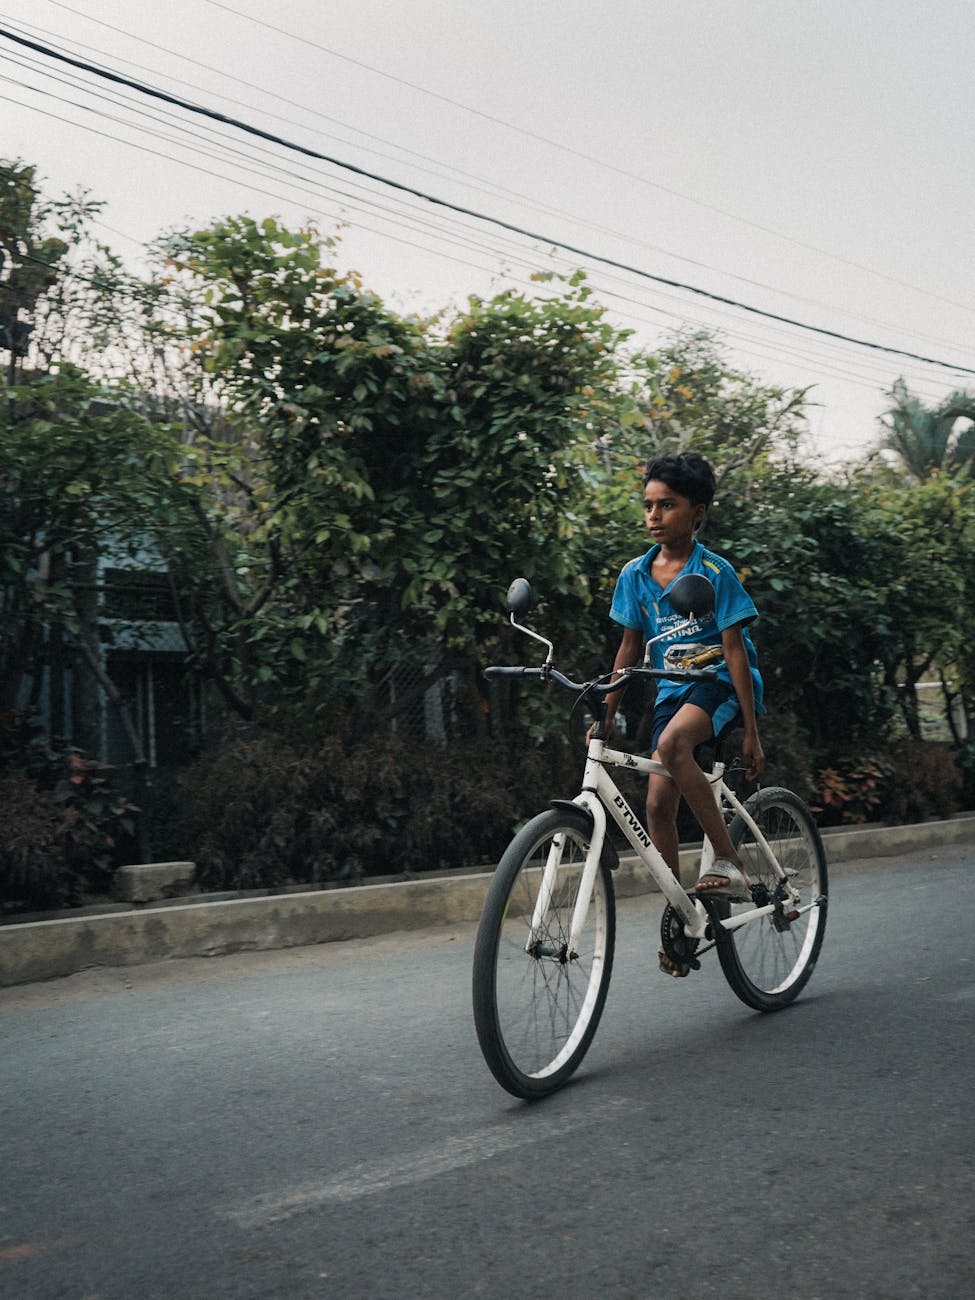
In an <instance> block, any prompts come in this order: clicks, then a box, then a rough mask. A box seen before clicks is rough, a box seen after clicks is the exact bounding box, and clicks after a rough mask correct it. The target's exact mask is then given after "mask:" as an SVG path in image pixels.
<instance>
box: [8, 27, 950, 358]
mask: <svg viewBox="0 0 975 1300" xmlns="http://www.w3.org/2000/svg"><path fill="white" fill-rule="evenodd" d="M0 36H2V37H4V38H5V39H6V40H9V41H12V42H13V43H14V44H16V45H20V46H23V47H25V48H27V49H32V50H34V51H35V52H37V53H39V54H43V55H45V56H46V57H48V58H52V59H54V60H56V61H57V62H60V63H66V64H68V65H69V66H71V67H75V68H80V69H81V70H82V71H84V72H88V73H90V74H92V75H93V76H97V77H101V78H103V79H104V80H107V81H112V82H114V83H115V84H117V85H122V86H127V87H129V89H131V90H135V91H138V92H139V93H140V94H142V95H147V96H149V97H150V98H153V99H157V100H161V101H162V102H164V103H168V104H173V105H175V106H176V107H178V108H182V109H184V110H185V111H186V112H189V113H195V114H197V115H199V116H202V117H206V118H209V119H210V120H211V121H215V122H222V123H224V124H225V125H228V126H231V127H233V128H235V129H236V130H239V131H244V132H246V133H247V134H248V135H252V136H255V137H257V138H259V139H263V140H268V141H270V142H271V143H272V144H277V145H280V146H281V147H282V148H285V149H289V150H291V151H293V152H296V153H300V154H303V155H304V156H305V157H309V158H316V159H318V160H319V161H320V162H326V163H329V164H330V165H332V166H333V167H338V168H340V169H342V170H344V171H348V172H352V173H353V174H355V175H358V176H363V177H365V178H367V179H368V180H371V181H375V182H376V183H377V184H380V185H384V186H386V187H388V188H390V189H395V190H398V191H399V192H400V193H404V194H410V195H412V196H413V197H414V198H418V199H422V200H424V201H425V202H427V203H431V204H433V205H435V206H437V207H440V208H443V209H446V210H447V211H451V212H456V213H459V214H461V215H463V216H467V217H473V218H474V219H475V220H478V221H484V222H487V223H489V224H491V225H494V226H497V227H499V228H500V229H503V230H508V231H510V232H512V233H514V234H517V235H521V236H523V237H524V238H527V239H531V240H535V241H537V242H540V243H544V244H551V245H554V246H555V247H558V248H562V249H564V250H565V251H567V252H569V253H573V254H574V255H576V256H578V257H584V258H586V259H588V260H590V261H593V262H597V263H600V264H601V265H604V266H612V267H615V268H616V269H617V270H621V271H625V272H627V273H628V274H630V275H636V276H639V277H640V278H641V279H645V280H650V281H653V282H654V283H655V284H663V285H667V286H668V287H670V288H673V289H680V290H683V291H684V292H686V293H692V294H695V295H697V296H698V297H701V298H705V299H708V300H710V301H712V302H719V303H723V304H725V305H726V306H729V307H734V308H736V309H737V310H739V311H745V312H749V313H751V314H752V315H755V316H761V317H763V318H764V319H766V320H774V321H779V322H780V323H781V324H784V325H790V326H792V327H793V328H795V329H801V330H806V331H808V332H810V333H813V334H819V335H822V336H824V337H826V338H834V339H839V340H840V341H841V342H844V343H851V344H853V345H855V346H857V347H863V348H870V349H872V350H874V351H878V352H884V353H887V354H889V355H892V356H899V357H906V358H908V359H909V360H911V361H918V362H921V363H923V364H924V365H932V366H939V367H941V368H943V369H949V370H954V371H957V372H958V373H961V374H968V375H975V368H971V367H968V366H963V365H960V364H958V363H955V362H949V361H943V360H940V359H939V358H936V357H928V356H923V355H922V354H920V353H917V352H910V351H907V350H905V349H902V348H894V347H890V346H889V345H887V344H882V343H875V342H872V341H871V340H868V339H861V338H856V337H854V336H853V335H849V334H843V333H841V332H840V331H838V330H831V329H827V328H825V327H824V326H821V325H812V324H810V323H809V322H807V321H800V320H796V319H794V318H792V317H789V316H782V315H779V314H778V313H776V312H770V311H767V310H765V309H764V308H760V307H754V306H752V305H751V304H749V303H745V302H741V301H739V300H737V299H734V298H729V297H726V296H725V295H723V294H717V293H713V292H712V291H710V290H708V289H702V288H700V287H699V286H697V285H692V284H687V283H685V282H684V281H681V280H675V279H671V278H669V277H667V276H661V275H656V274H654V273H652V272H650V271H646V270H644V269H643V268H642V267H637V266H633V265H630V264H629V263H626V262H621V261H618V260H616V259H615V258H610V257H605V256H603V255H602V254H598V253H593V252H590V251H589V250H588V249H584V248H580V247H578V246H576V245H573V244H569V243H567V242H566V241H565V240H562V239H557V238H554V237H552V236H549V235H544V234H541V233H539V232H537V231H532V230H528V229H526V228H525V227H523V226H519V225H516V224H515V223H513V222H510V221H505V220H503V219H502V218H500V217H492V216H490V215H488V214H486V213H483V212H478V211H477V210H476V209H474V208H468V207H466V206H464V205H463V204H458V203H453V202H451V201H450V200H448V199H443V198H440V197H438V196H437V195H433V194H428V193H426V192H425V191H423V190H420V189H417V188H416V187H414V186H412V185H406V184H404V183H403V182H402V181H396V180H392V179H391V178H389V177H386V176H382V175H380V174H378V173H376V172H372V171H369V170H367V169H366V168H364V167H359V166H357V165H356V164H355V163H350V162H346V161H344V160H342V159H340V158H335V157H333V156H332V155H330V154H326V153H322V152H320V151H319V150H317V149H312V148H310V147H308V146H307V145H302V144H298V143H297V142H296V141H292V140H288V139H285V138H284V137H283V136H279V135H275V134H274V133H273V132H270V131H264V130H263V129H262V128H260V127H257V126H253V125H252V124H250V123H248V122H244V121H241V120H240V119H238V118H233V117H229V116H227V115H226V114H224V113H220V112H217V111H216V110H215V109H211V108H206V107H205V106H203V105H200V104H193V103H191V102H190V101H188V100H184V99H181V98H179V97H178V96H176V95H171V94H169V93H168V92H166V91H162V90H157V89H155V88H154V87H152V86H147V85H145V84H144V83H142V82H139V81H136V80H134V79H133V78H131V77H126V76H123V75H121V74H120V73H117V72H112V71H110V70H108V69H105V68H99V67H96V66H95V65H93V64H90V63H88V62H86V61H84V60H81V59H74V58H71V57H70V56H68V55H66V54H62V53H59V52H58V51H56V50H52V49H50V48H49V47H47V46H45V45H42V44H41V43H39V42H37V41H32V40H28V39H27V38H26V37H23V36H18V35H16V34H15V33H13V32H11V31H9V30H7V29H6V28H2V27H0Z"/></svg>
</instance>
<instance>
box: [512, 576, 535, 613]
mask: <svg viewBox="0 0 975 1300" xmlns="http://www.w3.org/2000/svg"><path fill="white" fill-rule="evenodd" d="M507 604H508V613H509V614H511V615H512V616H513V617H514V618H516V619H519V620H520V619H523V618H527V617H528V615H529V614H530V613H531V609H532V588H531V583H530V582H529V581H528V579H527V578H515V580H514V582H512V584H511V586H510V587H509V588H508V600H507Z"/></svg>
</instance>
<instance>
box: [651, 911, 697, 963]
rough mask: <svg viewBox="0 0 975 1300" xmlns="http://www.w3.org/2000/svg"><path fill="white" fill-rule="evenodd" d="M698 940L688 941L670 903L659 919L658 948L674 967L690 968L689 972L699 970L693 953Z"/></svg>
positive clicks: (679, 917)
mask: <svg viewBox="0 0 975 1300" xmlns="http://www.w3.org/2000/svg"><path fill="white" fill-rule="evenodd" d="M699 942H700V940H699V939H690V938H688V936H687V935H686V934H685V933H684V922H683V920H682V918H681V916H680V913H679V912H677V911H676V910H675V909H674V908H673V907H672V906H671V904H670V903H668V904H667V906H666V907H665V908H664V914H663V916H662V917H661V918H660V946H661V947H662V948H663V950H664V952H665V953H666V954H667V956H668V957H669V958H670V960H671V961H672V962H673V963H674V964H675V965H676V966H690V968H691V970H700V968H701V963H700V962H699V961H698V960H697V957H696V956H695V953H696V952H697V946H698V943H699Z"/></svg>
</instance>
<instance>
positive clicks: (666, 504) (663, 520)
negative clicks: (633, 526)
mask: <svg viewBox="0 0 975 1300" xmlns="http://www.w3.org/2000/svg"><path fill="white" fill-rule="evenodd" d="M643 504H644V516H643V517H644V522H645V523H646V526H647V532H648V533H649V534H650V536H651V537H652V538H653V540H654V541H655V542H659V543H660V545H661V546H666V547H667V548H668V550H673V549H680V548H681V547H686V546H687V545H688V544H689V543H691V542H693V540H694V530H695V528H696V527H697V526H698V525H699V524H700V523H701V522H702V521H703V519H704V516H705V514H706V513H707V507H706V506H704V505H703V504H699V505H694V503H693V502H692V501H691V500H690V498H689V497H685V496H681V494H680V493H679V492H675V491H674V489H673V488H672V487H668V486H667V484H666V483H661V482H659V481H658V480H657V479H651V480H650V482H649V483H648V484H647V485H646V487H645V488H644V489H643Z"/></svg>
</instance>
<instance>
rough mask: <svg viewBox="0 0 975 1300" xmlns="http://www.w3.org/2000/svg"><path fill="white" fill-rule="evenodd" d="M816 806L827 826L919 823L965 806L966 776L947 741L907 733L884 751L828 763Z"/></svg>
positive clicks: (819, 780) (822, 773)
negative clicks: (850, 761) (847, 761)
mask: <svg viewBox="0 0 975 1300" xmlns="http://www.w3.org/2000/svg"><path fill="white" fill-rule="evenodd" d="M818 789H819V799H818V802H817V803H815V804H813V810H814V811H815V812H816V813H817V814H819V821H820V822H821V823H822V824H823V825H827V826H829V825H837V824H838V823H842V824H844V825H846V824H851V823H858V822H865V821H891V822H901V823H909V822H920V821H925V820H927V819H929V818H932V817H951V816H952V815H953V814H954V813H956V812H958V810H959V809H960V808H961V807H962V802H963V790H964V778H963V773H962V770H961V768H960V766H959V764H958V762H957V760H956V757H955V755H954V753H953V752H952V750H951V749H950V748H949V747H948V746H947V745H940V744H935V743H933V742H931V741H924V740H915V739H913V738H912V737H903V738H901V739H900V740H897V741H895V742H894V743H893V744H892V745H891V746H890V748H889V749H888V750H887V751H886V752H885V753H884V754H883V756H874V757H871V758H866V759H863V760H861V761H860V762H859V763H857V764H855V765H853V764H837V765H835V766H833V767H828V768H824V769H823V770H822V771H821V772H820V773H819V776H818Z"/></svg>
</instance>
